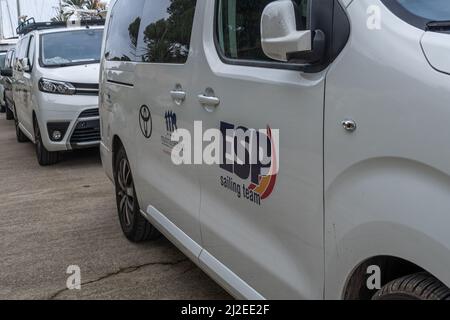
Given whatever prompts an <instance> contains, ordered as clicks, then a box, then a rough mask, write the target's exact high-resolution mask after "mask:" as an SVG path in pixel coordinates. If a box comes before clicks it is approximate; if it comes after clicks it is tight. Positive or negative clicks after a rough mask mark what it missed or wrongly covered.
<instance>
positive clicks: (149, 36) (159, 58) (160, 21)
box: [138, 0, 197, 63]
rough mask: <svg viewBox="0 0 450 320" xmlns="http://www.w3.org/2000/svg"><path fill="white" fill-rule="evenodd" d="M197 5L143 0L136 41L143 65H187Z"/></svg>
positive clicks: (186, 0)
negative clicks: (151, 63)
mask: <svg viewBox="0 0 450 320" xmlns="http://www.w3.org/2000/svg"><path fill="white" fill-rule="evenodd" d="M196 2H197V1H196V0H152V1H146V4H145V7H144V14H143V17H142V22H141V28H140V32H139V41H138V55H139V59H140V60H141V61H142V62H154V63H185V62H186V60H187V58H188V55H189V49H190V42H191V33H192V25H193V22H194V14H195V5H196Z"/></svg>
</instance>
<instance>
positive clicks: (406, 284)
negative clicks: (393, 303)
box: [373, 272, 450, 300]
mask: <svg viewBox="0 0 450 320" xmlns="http://www.w3.org/2000/svg"><path fill="white" fill-rule="evenodd" d="M373 300H450V289H449V288H447V287H446V286H445V285H444V284H443V283H442V282H440V281H439V280H438V279H436V278H435V277H433V276H431V275H430V274H428V273H426V272H423V273H416V274H413V275H409V276H406V277H403V278H400V279H397V280H394V281H392V282H390V283H388V284H387V285H385V286H384V287H383V288H382V289H381V290H380V291H379V292H378V293H377V294H376V295H375V296H374V297H373Z"/></svg>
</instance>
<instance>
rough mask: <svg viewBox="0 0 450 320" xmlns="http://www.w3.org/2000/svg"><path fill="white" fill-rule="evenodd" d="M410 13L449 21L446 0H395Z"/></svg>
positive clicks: (428, 18)
mask: <svg viewBox="0 0 450 320" xmlns="http://www.w3.org/2000/svg"><path fill="white" fill-rule="evenodd" d="M397 1H398V2H399V3H400V5H402V6H403V7H404V8H405V9H406V10H408V11H409V12H411V13H412V14H414V15H416V16H419V17H422V18H425V19H427V20H430V21H449V20H450V5H449V2H448V0H426V1H424V0H397Z"/></svg>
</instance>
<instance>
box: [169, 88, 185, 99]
mask: <svg viewBox="0 0 450 320" xmlns="http://www.w3.org/2000/svg"><path fill="white" fill-rule="evenodd" d="M170 96H171V97H172V99H173V100H174V101H175V102H177V101H181V102H183V101H184V100H186V92H184V91H179V90H172V91H170Z"/></svg>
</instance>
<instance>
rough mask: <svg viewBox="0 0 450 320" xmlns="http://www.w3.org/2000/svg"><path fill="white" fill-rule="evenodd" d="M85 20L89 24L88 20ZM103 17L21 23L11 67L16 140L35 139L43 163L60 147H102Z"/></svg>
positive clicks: (52, 159)
mask: <svg viewBox="0 0 450 320" xmlns="http://www.w3.org/2000/svg"><path fill="white" fill-rule="evenodd" d="M85 24H86V25H85ZM103 24H104V21H102V20H100V21H96V20H93V21H90V22H86V23H83V26H77V27H67V26H66V24H65V23H60V22H54V23H35V22H34V20H31V21H27V22H26V23H24V24H22V25H21V26H20V27H19V29H18V33H19V34H21V36H22V37H21V39H20V41H19V43H18V46H17V51H16V63H15V67H14V70H13V100H14V110H15V120H16V132H17V140H18V141H19V142H26V141H28V140H31V141H33V142H34V143H35V145H36V155H37V159H38V161H39V164H40V165H42V166H47V165H52V164H55V163H56V162H57V161H58V159H59V154H58V153H59V152H61V151H68V150H74V149H80V148H89V147H98V145H99V143H100V121H99V113H98V78H99V62H100V53H101V43H102V37H103Z"/></svg>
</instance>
